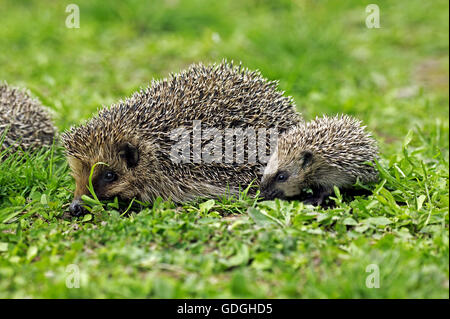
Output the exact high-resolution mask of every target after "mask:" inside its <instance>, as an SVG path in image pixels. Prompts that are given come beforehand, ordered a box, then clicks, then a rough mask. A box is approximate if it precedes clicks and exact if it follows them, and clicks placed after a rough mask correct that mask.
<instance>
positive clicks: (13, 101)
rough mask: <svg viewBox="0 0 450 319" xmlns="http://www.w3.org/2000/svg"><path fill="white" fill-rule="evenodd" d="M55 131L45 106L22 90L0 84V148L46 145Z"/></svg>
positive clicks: (27, 147) (13, 150) (28, 148)
mask: <svg viewBox="0 0 450 319" xmlns="http://www.w3.org/2000/svg"><path fill="white" fill-rule="evenodd" d="M55 132H56V130H55V127H54V126H53V123H52V119H51V117H50V113H49V110H47V109H46V108H45V107H44V106H42V104H41V102H39V100H37V99H34V98H32V97H31V96H30V94H29V93H28V92H27V91H25V90H21V89H18V88H14V87H10V86H8V85H7V84H6V83H5V84H0V151H2V150H6V149H8V152H16V151H17V150H19V149H21V150H23V151H33V150H35V149H36V148H38V147H42V146H50V145H52V143H53V139H54V136H55ZM2 139H3V141H2Z"/></svg>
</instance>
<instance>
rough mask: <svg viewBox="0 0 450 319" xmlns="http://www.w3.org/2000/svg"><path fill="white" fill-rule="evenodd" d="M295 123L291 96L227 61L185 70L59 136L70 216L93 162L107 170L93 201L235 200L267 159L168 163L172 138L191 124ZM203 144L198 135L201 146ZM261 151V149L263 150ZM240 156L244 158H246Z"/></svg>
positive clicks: (280, 128)
mask: <svg viewBox="0 0 450 319" xmlns="http://www.w3.org/2000/svg"><path fill="white" fill-rule="evenodd" d="M301 121H302V119H301V116H300V115H299V114H298V113H297V112H296V111H295V105H294V102H293V100H292V98H290V97H286V96H284V95H283V92H281V91H279V90H278V89H277V82H274V81H268V80H266V79H265V78H263V77H262V76H261V75H260V73H259V72H257V71H249V70H248V69H246V68H242V67H241V66H233V65H232V64H229V63H226V62H223V63H221V64H219V65H210V66H205V65H202V64H195V65H192V66H190V67H189V68H188V69H187V70H186V71H184V72H181V73H179V74H176V75H172V76H171V77H170V78H169V79H164V80H162V81H156V82H153V83H152V85H151V86H150V87H148V88H146V89H143V90H140V91H139V92H137V93H135V94H134V95H133V96H132V97H130V98H127V99H125V100H124V101H121V102H119V103H117V104H115V105H112V106H111V107H109V108H103V109H102V110H100V112H99V113H98V115H96V116H94V117H93V118H92V119H90V120H89V121H88V122H87V123H85V124H84V125H81V126H79V127H74V128H71V129H70V130H69V131H67V132H66V133H65V134H63V136H62V140H63V144H64V146H65V148H66V153H67V157H68V162H69V165H70V167H71V170H72V173H73V176H74V178H75V182H76V190H75V194H74V200H73V202H72V204H71V205H70V211H71V212H72V214H74V215H80V214H82V213H83V207H82V205H83V203H82V200H81V196H82V195H84V194H88V189H87V185H88V179H89V174H90V170H91V167H92V166H93V165H94V164H95V163H98V162H102V163H105V164H107V165H98V166H96V167H95V170H94V175H93V178H92V181H93V186H94V190H95V193H96V195H97V196H98V197H99V199H110V198H114V197H116V196H117V197H118V198H120V199H122V200H130V199H132V198H136V199H138V200H141V201H145V202H152V201H153V200H155V199H156V198H157V197H162V198H163V199H171V200H173V201H174V202H177V203H182V202H186V201H190V200H193V199H195V198H197V197H219V196H223V195H230V194H237V193H238V191H239V189H245V188H246V187H247V186H248V185H249V184H251V183H252V182H255V184H256V185H258V182H259V180H260V178H261V175H262V171H263V169H264V166H265V164H266V162H267V160H268V158H267V159H266V161H265V162H262V161H256V162H249V161H244V162H239V163H238V162H236V161H233V162H229V161H227V160H225V159H224V157H221V158H219V159H218V160H217V161H213V162H208V163H206V162H200V161H196V159H195V158H193V157H195V155H192V154H191V153H189V154H188V155H187V157H188V160H187V161H185V159H186V158H183V160H182V161H176V160H175V161H174V160H173V158H172V157H171V152H172V151H173V147H174V145H175V143H177V141H174V140H173V138H172V137H173V136H172V134H173V132H174V131H176V130H178V129H180V128H187V129H188V132H189V131H191V130H195V129H196V128H195V123H196V122H197V123H201V128H213V129H217V130H219V131H223V130H226V129H230V128H231V129H243V130H247V129H253V130H259V129H261V128H265V129H270V128H272V129H276V131H277V132H279V133H282V132H285V131H286V130H287V129H288V128H290V127H292V126H294V125H296V124H298V123H300V122H301ZM192 139H193V138H192V134H191V135H190V137H188V140H187V141H188V142H189V141H191V143H192V144H195V141H193V140H192ZM236 139H237V137H236ZM244 139H245V140H246V141H247V140H248V138H247V137H244ZM197 142H198V141H197ZM207 142H208V141H207V140H205V139H204V137H203V136H202V139H201V141H200V143H201V145H202V146H204V145H205V144H206V143H207ZM268 146H269V143H266V144H265V146H264V152H265V151H267V148H268ZM192 148H193V146H190V149H191V150H192ZM222 148H223V145H222V144H221V145H220V146H219V149H220V150H222ZM188 150H189V148H188ZM232 152H233V153H234V155H239V154H237V153H239V152H244V150H243V149H239V150H238V149H237V148H234V149H233V150H232ZM246 152H247V154H246V155H245V158H247V159H248V158H249V157H250V156H251V154H248V152H249V151H248V150H247V151H246ZM226 155H227V154H225V156H226ZM241 155H242V154H241Z"/></svg>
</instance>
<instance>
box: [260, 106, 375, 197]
mask: <svg viewBox="0 0 450 319" xmlns="http://www.w3.org/2000/svg"><path fill="white" fill-rule="evenodd" d="M364 128H365V127H363V126H361V122H360V121H358V120H356V119H355V118H352V117H350V116H346V115H343V116H335V117H327V116H324V117H322V118H318V117H317V118H316V119H315V120H313V121H311V122H308V123H301V124H299V125H297V126H296V127H294V128H292V129H291V130H289V131H288V132H286V133H285V134H283V135H282V136H281V137H280V138H279V139H278V146H277V150H276V151H275V152H274V154H273V155H272V156H271V158H270V160H269V162H268V164H267V166H266V169H265V171H264V174H263V178H262V180H261V186H260V187H261V194H262V196H263V197H264V199H274V198H282V199H288V198H299V199H305V202H306V203H309V204H313V205H320V204H321V203H322V202H323V200H324V198H325V197H326V196H328V195H330V194H331V193H332V192H333V187H334V186H337V187H341V188H347V187H350V186H352V185H353V184H354V183H356V180H357V178H359V179H360V181H361V182H363V183H365V182H372V181H376V180H377V178H378V173H377V170H376V169H375V168H374V167H372V166H370V165H368V164H367V162H372V163H373V161H374V159H375V158H377V156H378V155H377V154H378V150H377V146H376V142H375V140H374V139H373V138H372V137H371V136H370V134H369V133H367V132H366V131H365V130H364ZM308 189H310V190H312V195H309V197H308V196H306V195H307V194H306V190H308Z"/></svg>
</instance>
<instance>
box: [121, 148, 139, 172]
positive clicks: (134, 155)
mask: <svg viewBox="0 0 450 319" xmlns="http://www.w3.org/2000/svg"><path fill="white" fill-rule="evenodd" d="M119 156H120V158H122V159H123V160H124V161H126V162H127V166H128V168H132V167H135V166H136V165H137V163H138V161H139V152H138V149H137V148H136V147H135V146H134V145H132V144H131V143H128V142H127V143H123V144H121V145H120V146H119Z"/></svg>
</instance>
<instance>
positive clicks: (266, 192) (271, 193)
mask: <svg viewBox="0 0 450 319" xmlns="http://www.w3.org/2000/svg"><path fill="white" fill-rule="evenodd" d="M261 195H262V196H261V197H262V198H263V199H264V200H274V199H275V198H284V193H283V191H281V190H278V189H274V188H271V187H265V188H261Z"/></svg>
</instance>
